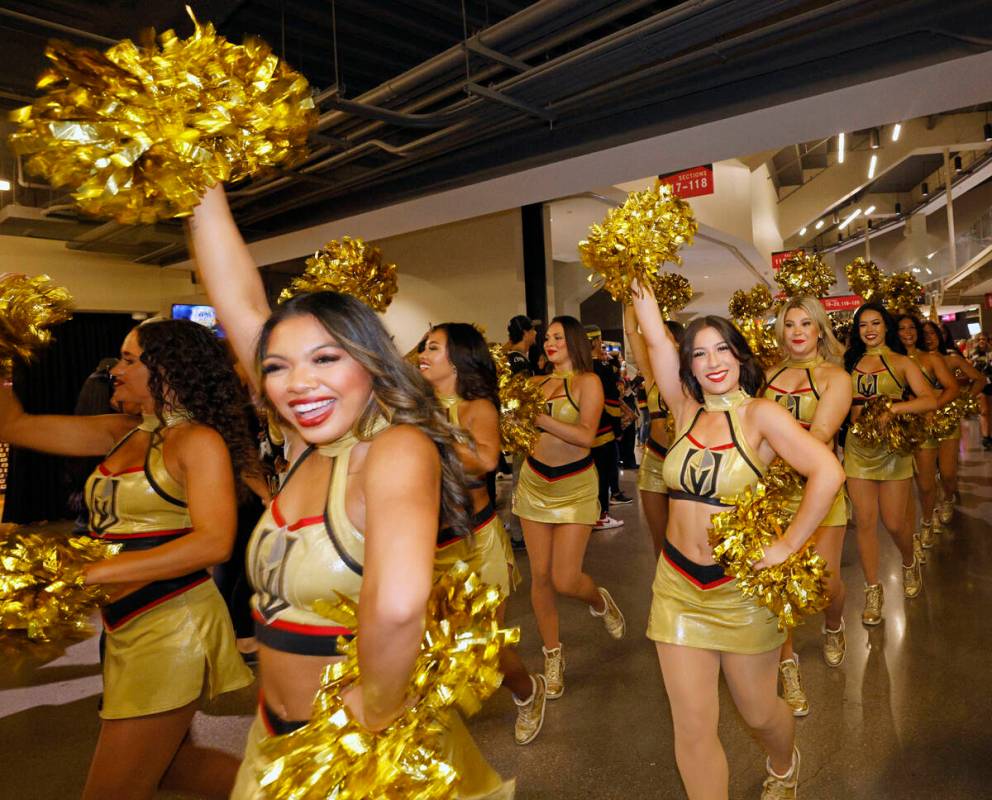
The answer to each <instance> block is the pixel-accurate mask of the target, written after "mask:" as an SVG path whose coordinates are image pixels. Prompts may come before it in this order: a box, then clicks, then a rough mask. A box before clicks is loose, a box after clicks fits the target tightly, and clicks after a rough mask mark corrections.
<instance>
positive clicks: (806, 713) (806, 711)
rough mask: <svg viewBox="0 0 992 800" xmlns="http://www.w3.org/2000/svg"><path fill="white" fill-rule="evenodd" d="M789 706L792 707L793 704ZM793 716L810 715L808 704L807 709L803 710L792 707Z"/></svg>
mask: <svg viewBox="0 0 992 800" xmlns="http://www.w3.org/2000/svg"><path fill="white" fill-rule="evenodd" d="M786 705H788V704H786ZM789 708H792V706H789ZM792 716H794V717H808V716H809V707H808V706H807V707H806V710H805V711H804V710H802V709H801V708H800V709H796V708H793V709H792Z"/></svg>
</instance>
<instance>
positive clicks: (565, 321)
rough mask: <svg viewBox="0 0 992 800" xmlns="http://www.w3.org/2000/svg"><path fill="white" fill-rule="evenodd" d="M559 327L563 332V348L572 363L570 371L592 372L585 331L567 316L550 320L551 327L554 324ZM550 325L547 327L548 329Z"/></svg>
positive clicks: (589, 350)
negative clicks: (566, 349) (564, 347)
mask: <svg viewBox="0 0 992 800" xmlns="http://www.w3.org/2000/svg"><path fill="white" fill-rule="evenodd" d="M556 322H557V323H558V324H559V325H561V327H562V328H563V329H564V331H565V346H566V347H567V348H568V357H569V359H570V360H571V362H572V369H573V370H575V371H576V372H592V347H591V346H590V344H589V339H588V338H587V337H586V329H585V328H584V327H582V323H581V322H579V321H578V320H577V319H576V318H575V317H570V316H568V315H567V314H565V315H563V316H560V317H555V318H554V319H553V320H551V325H554V324H555V323H556ZM551 325H549V326H548V327H549V328H550V327H551Z"/></svg>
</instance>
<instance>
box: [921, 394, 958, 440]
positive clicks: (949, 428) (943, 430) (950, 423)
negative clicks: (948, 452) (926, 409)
mask: <svg viewBox="0 0 992 800" xmlns="http://www.w3.org/2000/svg"><path fill="white" fill-rule="evenodd" d="M960 424H961V409H960V408H959V407H958V406H957V405H956V404H955V403H954V402H950V403H947V405H944V406H941V407H940V408H938V409H937V410H936V411H933V412H931V413H930V414H927V418H926V432H927V436H928V437H929V438H931V439H947V438H950V437H951V436H953V435H954V433H955V431H957V429H958V426H959V425H960Z"/></svg>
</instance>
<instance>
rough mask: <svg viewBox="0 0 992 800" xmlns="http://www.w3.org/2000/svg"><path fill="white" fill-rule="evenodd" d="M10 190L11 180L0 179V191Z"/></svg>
mask: <svg viewBox="0 0 992 800" xmlns="http://www.w3.org/2000/svg"><path fill="white" fill-rule="evenodd" d="M9 191H10V181H5V180H0V192H9Z"/></svg>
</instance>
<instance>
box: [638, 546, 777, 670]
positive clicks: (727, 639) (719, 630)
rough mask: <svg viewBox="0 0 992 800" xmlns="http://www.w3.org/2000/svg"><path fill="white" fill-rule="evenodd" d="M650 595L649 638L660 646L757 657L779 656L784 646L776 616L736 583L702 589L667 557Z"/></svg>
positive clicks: (657, 572) (663, 561) (662, 561)
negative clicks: (774, 652)
mask: <svg viewBox="0 0 992 800" xmlns="http://www.w3.org/2000/svg"><path fill="white" fill-rule="evenodd" d="M651 591H652V595H653V597H652V600H651V613H650V615H649V617H648V631H647V634H648V638H649V639H652V640H654V641H656V642H665V643H667V644H677V645H682V646H684V647H698V648H701V649H704V650H719V651H721V652H727V653H742V654H754V653H767V652H768V651H769V650H777V649H778V648H780V647H781V646H782V643H783V642H784V641H785V634H784V633H781V632H779V630H778V626H777V624H776V623H777V619H776V617H775V615H774V614H772V612H771V611H769V610H768V609H767V608H762V607H761V606H760V605H758V602H757V600H754V599H749V598H746V597H745V596H744V595H743V594H742V593H741V590H740V589H739V588H738V587H737V581H727V582H726V583H723V584H720V585H719V586H715V587H713V588H712V589H701V588H699V587H698V586H696V585H695V584H694V583H692V582H691V581H690V580H689V579H688V578H686V577H684V576H683V575H682V574H681V573H680V572H678V571H677V570H676V569H675V567H673V566H672V564H671V563H670V562H669V561H668V559H667V558H666V557H665V556H664V555H662V556H661V558H659V559H658V568H657V569H656V571H655V576H654V583H653V585H652V587H651Z"/></svg>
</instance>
